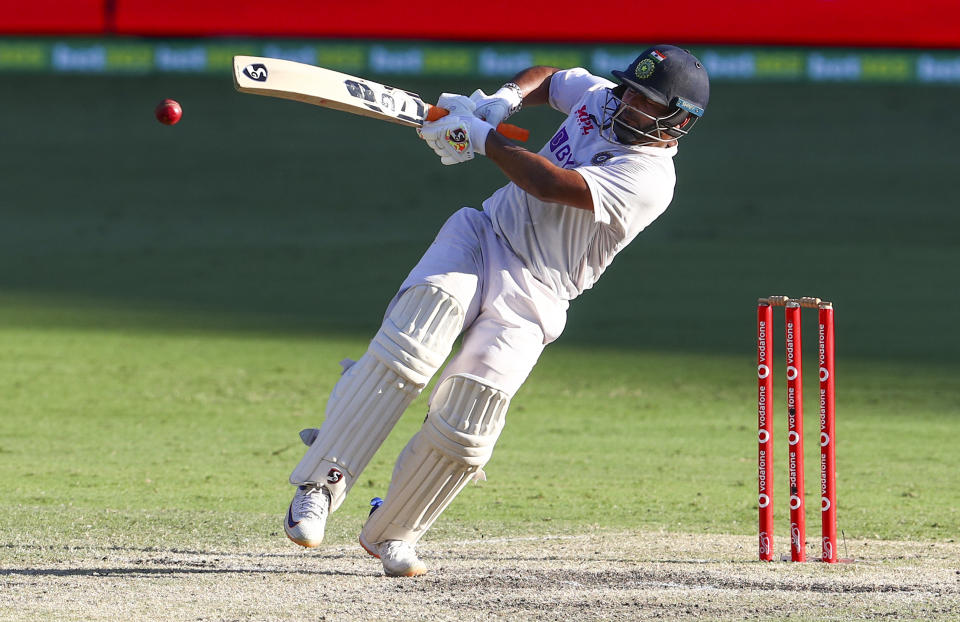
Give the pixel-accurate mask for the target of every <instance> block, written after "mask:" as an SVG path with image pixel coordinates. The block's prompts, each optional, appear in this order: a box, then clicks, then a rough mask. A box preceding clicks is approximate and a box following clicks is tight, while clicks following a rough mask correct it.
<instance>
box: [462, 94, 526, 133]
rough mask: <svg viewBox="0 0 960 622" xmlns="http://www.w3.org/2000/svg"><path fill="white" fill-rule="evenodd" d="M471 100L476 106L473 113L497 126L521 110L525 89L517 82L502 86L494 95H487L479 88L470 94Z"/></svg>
mask: <svg viewBox="0 0 960 622" xmlns="http://www.w3.org/2000/svg"><path fill="white" fill-rule="evenodd" d="M470 100H471V101H472V102H473V103H474V105H475V106H476V110H474V111H473V114H475V115H476V116H477V117H479V118H481V119H483V120H484V121H486V122H487V123H489V124H490V125H492V126H493V127H497V126H498V125H500V124H501V123H503V120H504V119H506V118H507V117H509V116H510V115H512V114H513V113H515V112H516V111H518V110H520V106H521V105H522V103H523V91H521V90H520V87H519V86H517V85H516V84H513V83H510V84H505V85H503V86H501V87H500V90H498V91H497V92H496V93H494V94H493V95H487V94H486V93H484V92H483V91H481V90H480V89H477V90H476V91H474V92H473V95H471V96H470Z"/></svg>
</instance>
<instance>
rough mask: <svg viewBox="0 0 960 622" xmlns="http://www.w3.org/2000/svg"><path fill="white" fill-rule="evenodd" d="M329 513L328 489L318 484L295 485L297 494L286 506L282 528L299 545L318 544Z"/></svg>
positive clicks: (321, 538) (313, 545) (310, 546)
mask: <svg viewBox="0 0 960 622" xmlns="http://www.w3.org/2000/svg"><path fill="white" fill-rule="evenodd" d="M329 513H330V491H329V490H327V489H326V488H324V487H323V486H320V485H318V484H313V483H307V484H303V485H302V486H299V487H297V494H295V495H294V496H293V501H291V502H290V507H289V508H287V517H286V518H285V519H284V520H283V530H284V531H285V532H286V534H287V537H288V538H290V539H291V540H293V541H294V542H296V543H297V544H299V545H300V546H305V547H308V548H313V547H315V546H320V543H321V542H323V532H324V530H325V529H326V527H327V515H328V514H329Z"/></svg>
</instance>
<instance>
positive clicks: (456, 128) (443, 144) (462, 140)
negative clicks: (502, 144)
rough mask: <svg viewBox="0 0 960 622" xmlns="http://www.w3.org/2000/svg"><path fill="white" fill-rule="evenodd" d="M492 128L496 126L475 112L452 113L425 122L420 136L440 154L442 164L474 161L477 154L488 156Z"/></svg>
mask: <svg viewBox="0 0 960 622" xmlns="http://www.w3.org/2000/svg"><path fill="white" fill-rule="evenodd" d="M464 99H466V98H464ZM492 129H493V126H491V125H490V124H489V123H487V122H485V121H482V120H480V119H478V118H477V117H475V116H473V115H472V114H468V115H452V114H451V115H447V116H445V117H443V118H441V119H438V120H436V121H434V122H432V123H430V122H427V123H424V124H423V127H421V128H420V137H421V138H423V139H424V140H425V141H427V144H428V145H430V148H431V149H433V151H434V152H435V153H436V154H437V155H438V156H440V161H441V162H442V163H444V164H447V165H450V164H459V163H460V162H466V161H467V160H472V159H473V154H474V153H479V154H480V155H484V154H485V152H486V150H485V144H486V142H487V134H489V133H490V131H491V130H492Z"/></svg>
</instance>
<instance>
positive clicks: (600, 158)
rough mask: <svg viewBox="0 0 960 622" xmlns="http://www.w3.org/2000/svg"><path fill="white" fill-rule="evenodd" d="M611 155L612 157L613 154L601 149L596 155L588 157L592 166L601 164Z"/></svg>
mask: <svg viewBox="0 0 960 622" xmlns="http://www.w3.org/2000/svg"><path fill="white" fill-rule="evenodd" d="M612 157H613V154H612V153H610V152H609V151H601V152H600V153H598V154H597V155H595V156H593V157H592V158H590V164H593V165H594V166H601V165H602V164H605V163H606V161H607V160H609V159H610V158H612Z"/></svg>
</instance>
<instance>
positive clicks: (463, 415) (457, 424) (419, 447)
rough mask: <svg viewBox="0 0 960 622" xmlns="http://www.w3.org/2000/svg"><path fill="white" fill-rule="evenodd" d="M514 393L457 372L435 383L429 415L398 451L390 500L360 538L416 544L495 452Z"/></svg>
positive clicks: (372, 516)
mask: <svg viewBox="0 0 960 622" xmlns="http://www.w3.org/2000/svg"><path fill="white" fill-rule="evenodd" d="M509 404H510V396H509V395H507V394H506V393H504V392H503V391H500V390H499V389H495V388H493V387H491V386H489V385H486V384H484V383H483V381H482V380H480V379H479V378H474V377H472V376H465V375H454V376H450V377H449V378H447V379H446V380H444V381H443V382H442V383H441V385H440V386H439V387H438V388H437V390H436V394H435V395H434V397H433V404H432V405H431V408H430V413H429V414H428V415H427V420H426V421H425V422H424V424H423V427H422V428H421V429H420V431H419V432H417V434H416V435H415V436H414V437H413V438H412V439H411V440H410V443H408V444H407V447H406V448H405V449H404V450H403V453H401V454H400V458H399V459H398V460H397V465H396V468H395V469H394V472H393V481H391V482H390V490H389V491H388V492H387V499H386V501H384V502H383V505H381V506H380V507H379V508H378V509H377V510H376V511H375V512H373V513H372V514H371V515H370V518H369V519H367V523H366V525H364V527H363V533H362V534H361V536H360V538H361V541H363V542H367V543H370V544H375V543H379V542H383V541H384V540H404V541H406V542H409V543H411V544H415V543H416V542H417V541H418V540H419V539H420V537H421V536H423V534H424V533H425V532H426V531H427V529H429V528H430V526H431V525H432V524H433V522H434V521H435V520H437V517H439V516H440V513H441V512H443V510H444V509H445V508H446V507H447V506H448V505H450V502H451V501H453V499H454V497H456V496H457V494H459V492H460V491H461V490H463V488H464V487H465V486H466V485H467V483H469V482H470V480H471V479H472V478H473V475H474V474H475V473H476V472H477V471H479V470H480V469H481V468H482V467H483V465H485V464H486V463H487V461H488V460H489V459H490V456H491V455H492V454H493V445H494V443H496V442H497V438H498V437H499V436H500V431H501V430H502V429H503V424H504V419H505V417H506V413H507V407H508V406H509Z"/></svg>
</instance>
